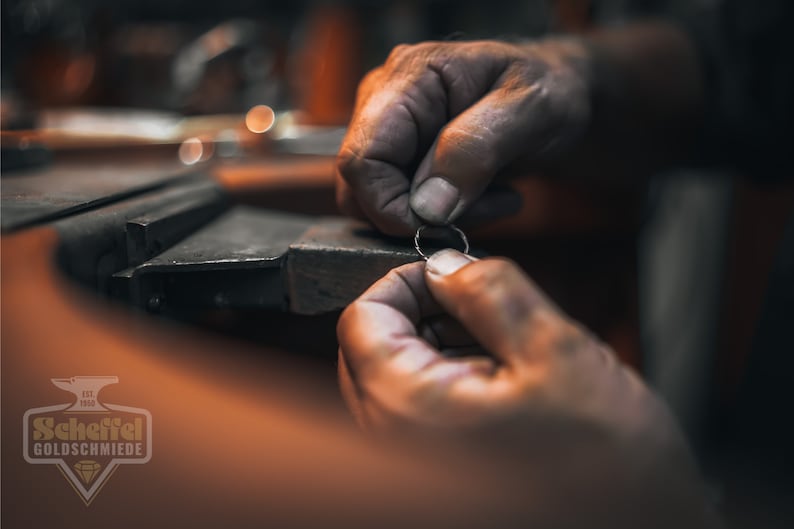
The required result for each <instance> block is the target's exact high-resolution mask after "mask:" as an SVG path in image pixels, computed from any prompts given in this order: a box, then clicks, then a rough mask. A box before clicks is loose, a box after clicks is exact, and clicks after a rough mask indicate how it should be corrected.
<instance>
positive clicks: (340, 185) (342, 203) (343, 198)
mask: <svg viewBox="0 0 794 529" xmlns="http://www.w3.org/2000/svg"><path fill="white" fill-rule="evenodd" d="M335 193H336V205H337V207H338V208H339V211H340V212H341V213H342V214H344V215H347V216H349V217H353V218H354V219H359V220H367V216H366V214H365V213H364V210H362V209H361V206H359V205H358V201H357V200H356V197H355V195H354V194H353V190H352V189H350V186H349V185H347V182H345V180H344V178H342V176H341V175H340V174H339V172H338V171H337V172H336V183H335Z"/></svg>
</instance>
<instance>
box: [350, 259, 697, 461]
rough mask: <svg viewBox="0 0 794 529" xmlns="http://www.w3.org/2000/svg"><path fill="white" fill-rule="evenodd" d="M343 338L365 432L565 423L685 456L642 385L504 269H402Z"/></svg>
mask: <svg viewBox="0 0 794 529" xmlns="http://www.w3.org/2000/svg"><path fill="white" fill-rule="evenodd" d="M445 266H446V268H445ZM451 266H459V267H460V268H459V269H458V270H456V271H454V272H452V273H447V274H445V273H444V272H445V271H448V270H449V269H450V267H451ZM338 336H339V343H340V366H341V371H342V373H341V375H342V380H343V384H344V388H345V391H344V394H345V397H346V399H347V401H348V403H349V404H350V406H351V408H352V409H353V410H355V414H356V417H357V418H358V420H359V422H360V423H361V424H362V425H364V426H365V427H370V428H377V429H385V430H389V429H394V428H395V427H397V428H399V427H402V426H404V425H419V426H427V427H433V428H450V429H454V428H458V427H465V428H471V427H479V426H482V425H486V424H489V423H493V422H495V421H504V419H505V418H508V417H509V418H513V417H515V418H533V417H542V416H554V415H559V416H562V417H566V418H570V419H572V420H575V421H585V422H587V423H591V424H596V425H598V426H599V427H600V428H603V429H604V430H605V431H609V432H613V433H614V434H615V435H616V436H617V438H620V439H626V440H636V439H638V438H649V439H659V442H660V443H662V444H667V445H670V446H675V445H678V446H679V447H683V446H684V444H683V440H682V439H681V437H680V434H679V432H678V429H677V427H676V425H675V422H674V421H673V420H672V418H671V416H670V415H669V413H668V412H667V410H666V408H665V407H664V406H663V405H662V404H661V403H660V402H659V401H658V399H657V398H656V397H655V396H654V395H653V394H652V393H651V392H650V391H649V390H648V389H647V388H646V386H645V385H644V384H643V383H642V382H641V381H640V379H639V378H638V377H637V376H636V374H635V373H634V372H633V371H631V370H630V369H628V368H626V367H625V366H623V365H622V364H621V363H620V362H619V361H618V360H617V358H616V357H615V355H614V353H613V352H612V351H611V350H610V349H609V348H608V347H607V346H606V345H604V344H603V343H601V342H600V341H599V340H597V339H596V338H595V337H593V336H592V335H591V334H590V333H589V332H588V331H587V330H585V329H584V328H582V327H581V326H580V325H578V324H576V323H575V322H573V321H571V320H570V319H569V318H568V317H567V316H565V315H564V314H563V313H561V312H560V310H559V309H558V308H557V307H556V306H554V304H552V303H551V302H550V301H549V300H548V299H547V298H546V296H545V295H544V294H543V293H542V292H541V291H540V290H539V289H538V288H537V287H536V286H535V285H534V284H533V283H532V282H531V281H530V280H529V278H527V277H526V276H525V275H524V274H523V272H521V270H520V269H519V268H518V267H517V266H516V265H515V264H514V263H512V262H511V261H508V260H505V259H499V258H488V259H482V260H477V259H475V258H472V257H470V256H466V255H463V254H461V253H459V252H456V251H455V250H444V251H442V252H439V253H438V254H436V255H434V256H433V257H431V259H430V260H429V261H428V263H427V266H426V267H425V266H424V265H423V264H422V263H413V264H409V265H405V266H402V267H400V268H397V269H394V270H392V271H391V272H390V273H389V274H388V275H386V276H385V277H384V278H383V279H381V280H380V281H378V282H377V283H375V285H373V286H372V287H371V288H370V289H369V290H368V291H367V292H366V293H364V294H363V295H362V296H361V297H360V298H359V299H358V300H356V301H355V302H354V303H352V304H351V305H350V306H349V307H348V308H347V309H346V310H345V312H344V313H343V315H342V317H341V318H340V321H339V325H338ZM521 420H523V419H520V420H518V421H514V424H516V425H520V423H521ZM507 422H510V421H507ZM519 427H520V426H519Z"/></svg>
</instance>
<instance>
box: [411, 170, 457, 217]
mask: <svg viewBox="0 0 794 529" xmlns="http://www.w3.org/2000/svg"><path fill="white" fill-rule="evenodd" d="M459 199H460V192H459V191H458V188H457V187H455V186H453V185H452V184H450V183H449V182H448V181H447V180H445V179H443V178H441V177H439V176H431V177H430V178H428V179H427V180H425V181H424V182H422V185H420V186H419V187H418V188H417V189H416V191H414V193H413V195H412V196H411V209H413V210H414V212H415V213H416V214H417V215H419V216H420V217H422V218H423V219H424V220H426V221H428V222H432V223H434V224H444V223H446V222H448V221H449V220H450V219H449V216H450V215H451V214H452V212H453V211H454V210H455V207H456V206H457V205H458V200H459Z"/></svg>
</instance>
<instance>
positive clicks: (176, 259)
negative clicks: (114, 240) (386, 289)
mask: <svg viewBox="0 0 794 529" xmlns="http://www.w3.org/2000/svg"><path fill="white" fill-rule="evenodd" d="M315 220H316V219H315V218H313V217H310V216H304V215H295V214H292V213H284V212H280V211H273V210H264V209H257V208H252V207H248V206H235V207H233V208H231V209H229V210H228V211H226V212H225V213H223V214H221V215H219V216H218V218H216V219H215V220H213V221H211V222H210V223H208V224H207V225H206V226H204V227H202V228H200V229H199V230H197V231H196V232H195V233H193V234H191V235H189V236H187V237H185V238H184V239H183V240H182V241H180V242H179V243H177V244H175V245H174V246H172V247H170V248H168V249H166V250H164V251H163V252H161V253H160V254H158V255H157V256H155V257H153V258H151V259H149V260H148V261H146V262H144V263H141V264H140V265H138V266H134V267H131V268H127V269H126V270H122V271H120V272H117V273H116V274H115V276H116V277H123V278H132V277H134V276H139V275H143V274H148V273H155V272H161V271H167V272H175V273H178V272H194V271H206V270H230V269H237V268H249V269H250V268H278V267H280V266H281V264H282V261H283V260H284V258H285V256H286V254H287V251H288V249H289V245H290V243H291V242H292V241H294V240H295V239H296V238H298V237H299V236H300V235H301V234H302V233H303V232H305V231H306V230H307V229H309V228H310V226H311V225H312V224H313V223H314V222H315Z"/></svg>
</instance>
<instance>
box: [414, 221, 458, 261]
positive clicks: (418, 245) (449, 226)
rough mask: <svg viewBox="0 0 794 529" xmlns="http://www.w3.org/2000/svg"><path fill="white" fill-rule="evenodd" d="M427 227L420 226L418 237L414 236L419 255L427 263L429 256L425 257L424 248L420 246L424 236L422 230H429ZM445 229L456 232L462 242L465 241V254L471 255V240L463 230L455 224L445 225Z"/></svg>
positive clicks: (417, 232) (417, 230)
mask: <svg viewBox="0 0 794 529" xmlns="http://www.w3.org/2000/svg"><path fill="white" fill-rule="evenodd" d="M427 226H428V225H427V224H422V225H421V226H419V227H418V228H417V229H416V235H414V248H416V251H417V253H418V254H419V255H421V256H422V259H424V260H425V261H427V260H428V258H429V256H428V255H425V253H424V252H423V251H422V247H421V245H420V244H419V239H420V238H421V236H422V230H424V229H425V228H427ZM443 227H445V228H449V229H450V230H452V231H454V232H455V233H457V234H458V235H459V236H460V240H462V241H463V253H465V254H468V253H469V239H468V238H467V237H466V234H465V233H463V230H461V229H460V228H458V227H457V226H455V225H454V224H445V225H444V226H443Z"/></svg>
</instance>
